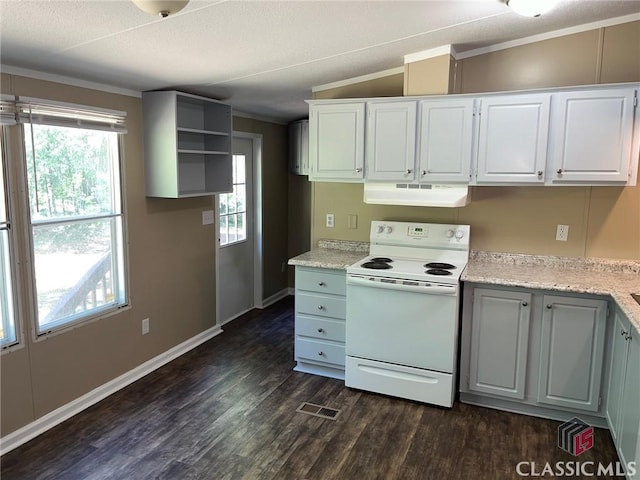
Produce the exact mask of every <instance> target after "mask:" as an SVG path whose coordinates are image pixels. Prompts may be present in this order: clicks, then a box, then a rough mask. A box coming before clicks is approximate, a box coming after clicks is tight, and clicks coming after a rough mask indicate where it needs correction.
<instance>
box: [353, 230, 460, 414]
mask: <svg viewBox="0 0 640 480" xmlns="http://www.w3.org/2000/svg"><path fill="white" fill-rule="evenodd" d="M469 231H470V228H469V226H468V225H447V224H428V223H408V222H391V221H388V222H382V221H373V222H371V233H370V242H371V244H370V245H371V246H370V251H369V256H367V257H366V258H364V259H363V260H360V261H358V262H356V263H355V264H353V265H351V266H350V267H348V268H347V318H346V345H345V346H346V354H347V358H346V366H345V383H346V385H347V386H348V387H353V388H359V389H362V390H367V391H372V392H377V393H383V394H387V395H392V396H397V397H401V398H408V399H411V400H417V401H421V402H425V403H433V404H437V405H442V406H446V407H451V406H452V405H453V399H454V396H455V372H456V364H457V344H458V330H459V305H460V294H459V293H460V292H459V290H460V287H459V283H460V275H461V274H462V271H463V270H464V268H465V266H466V264H467V260H468V256H469Z"/></svg>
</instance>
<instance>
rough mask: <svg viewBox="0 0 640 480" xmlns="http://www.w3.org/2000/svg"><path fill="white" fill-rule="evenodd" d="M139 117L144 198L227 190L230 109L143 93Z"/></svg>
mask: <svg viewBox="0 0 640 480" xmlns="http://www.w3.org/2000/svg"><path fill="white" fill-rule="evenodd" d="M142 113H143V125H144V150H145V181H146V194H147V196H149V197H164V198H180V197H194V196H202V195H213V194H215V193H218V192H229V191H231V189H232V183H231V182H232V163H231V162H232V160H231V131H232V128H231V107H230V106H229V105H227V104H224V103H221V102H218V101H216V100H211V99H209V98H204V97H199V96H197V95H190V94H187V93H182V92H177V91H173V90H172V91H159V92H143V93H142Z"/></svg>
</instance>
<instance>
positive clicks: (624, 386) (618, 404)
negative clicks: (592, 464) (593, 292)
mask: <svg viewBox="0 0 640 480" xmlns="http://www.w3.org/2000/svg"><path fill="white" fill-rule="evenodd" d="M639 337H640V334H638V332H637V331H636V330H635V329H634V327H633V325H631V324H630V322H629V320H628V319H627V318H626V317H625V316H624V314H623V313H622V312H621V311H620V310H619V309H617V310H616V313H615V318H614V321H613V328H612V329H611V344H610V346H611V369H610V372H609V388H608V390H607V410H606V414H607V423H608V424H609V429H610V431H611V436H612V437H613V441H614V443H615V445H616V449H617V450H618V455H619V456H620V461H621V462H622V463H625V464H628V463H630V462H636V468H637V469H638V470H640V338H639ZM627 477H628V478H630V479H633V478H635V479H639V478H640V472H638V473H636V474H635V475H634V476H630V475H628V476H627Z"/></svg>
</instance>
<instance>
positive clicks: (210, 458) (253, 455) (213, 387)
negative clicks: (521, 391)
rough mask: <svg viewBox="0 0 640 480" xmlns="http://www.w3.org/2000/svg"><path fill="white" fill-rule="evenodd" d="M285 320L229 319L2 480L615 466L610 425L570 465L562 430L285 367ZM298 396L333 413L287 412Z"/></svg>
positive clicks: (345, 475)
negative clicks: (559, 435) (332, 416)
mask: <svg viewBox="0 0 640 480" xmlns="http://www.w3.org/2000/svg"><path fill="white" fill-rule="evenodd" d="M292 311H293V301H292V299H291V298H288V299H285V300H283V301H281V302H279V303H278V304H276V305H274V306H271V307H269V308H267V309H265V310H262V311H254V312H251V313H249V314H247V315H245V316H243V317H241V318H239V319H238V320H236V321H234V322H232V323H231V324H228V325H227V326H225V328H224V330H225V333H223V334H222V335H220V336H218V337H216V338H214V339H212V340H211V341H209V342H207V343H205V344H203V345H201V346H200V347H198V348H196V349H194V350H192V351H191V352H189V353H187V354H185V355H183V356H182V357H180V358H178V359H176V360H174V361H173V362H171V363H170V364H168V365H166V366H164V367H162V368H160V369H159V370H157V371H155V372H154V373H152V374H150V375H148V376H146V377H144V378H143V379H141V380H139V381H137V382H135V383H134V384H132V385H130V386H129V387H127V388H125V389H123V390H121V391H119V392H117V393H116V394H114V395H112V396H110V397H109V398H107V399H105V400H103V401H102V402H100V403H98V404H96V405H94V406H93V407H91V408H89V409H87V410H86V411H84V412H82V413H80V414H79V415H77V416H75V417H73V418H72V419H70V420H68V421H66V422H64V423H63V424H61V425H59V426H58V427H56V428H54V429H52V430H50V431H48V432H46V433H44V434H43V435H41V436H39V437H37V438H36V439H34V440H32V441H31V442H29V443H27V444H25V445H23V446H22V447H20V448H18V449H16V450H14V451H12V452H10V453H8V454H6V455H5V456H3V457H2V459H1V470H0V472H1V477H2V480H12V479H19V480H27V479H28V480H35V479H82V480H89V479H117V480H119V479H127V480H131V479H171V480H173V479H179V480H183V479H184V480H187V479H206V480H210V479H211V480H223V479H277V480H284V479H295V480H303V479H309V480H312V479H313V480H316V479H317V480H328V479H340V480H351V479H359V480H369V479H371V480H373V479H385V480H386V479H402V480H411V479H420V480H424V479H473V480H483V479H490V480H492V479H510V478H519V477H518V475H517V473H516V470H515V468H516V464H517V463H518V462H523V461H526V462H536V465H538V468H540V469H541V468H542V467H543V466H544V464H545V463H546V462H551V463H552V464H553V463H555V462H557V461H576V460H579V461H580V462H588V461H593V462H598V461H601V462H604V463H609V462H615V461H617V457H616V454H615V451H614V448H613V444H612V442H611V439H610V437H609V433H608V431H606V430H600V429H598V430H597V431H596V437H595V447H594V448H593V449H592V450H590V451H588V452H586V453H584V454H582V455H581V456H580V457H579V458H578V459H576V458H575V457H572V456H571V455H569V454H568V453H566V452H563V451H562V450H560V449H559V448H557V447H556V431H557V427H558V425H559V422H554V421H549V420H543V419H538V418H533V417H527V416H523V415H515V414H509V413H505V412H499V411H494V410H490V409H485V408H480V407H474V406H470V405H464V404H461V403H459V402H458V403H456V404H455V405H454V408H453V409H451V410H449V409H442V408H437V407H432V406H428V405H423V404H418V403H415V402H411V401H405V400H401V399H395V398H390V397H384V396H380V395H375V394H369V393H365V392H360V391H356V390H351V389H348V388H346V387H344V384H343V382H340V381H338V380H333V379H328V378H323V377H318V376H313V375H307V374H303V373H297V372H293V371H292V368H293V366H294V362H293V313H292ZM304 401H308V402H312V403H316V404H321V405H326V406H329V407H332V408H337V409H341V410H342V413H341V415H340V417H339V418H338V420H337V421H332V420H326V419H322V418H318V417H313V416H309V415H306V414H303V413H296V408H297V407H298V406H299V405H300V404H301V403H302V402H304ZM528 468H529V467H527V471H529V470H528ZM547 478H549V477H547ZM575 478H579V477H575ZM590 478H594V477H590Z"/></svg>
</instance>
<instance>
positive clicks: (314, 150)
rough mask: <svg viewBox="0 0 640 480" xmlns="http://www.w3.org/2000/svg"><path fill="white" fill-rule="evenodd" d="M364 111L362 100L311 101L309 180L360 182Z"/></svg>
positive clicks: (362, 172) (362, 175)
mask: <svg viewBox="0 0 640 480" xmlns="http://www.w3.org/2000/svg"><path fill="white" fill-rule="evenodd" d="M364 112H365V104H364V102H362V103H329V104H322V105H317V104H314V105H311V107H310V108H309V163H310V172H309V176H310V180H328V181H333V182H361V181H362V180H363V179H364V128H365V125H364V121H365V117H364Z"/></svg>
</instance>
